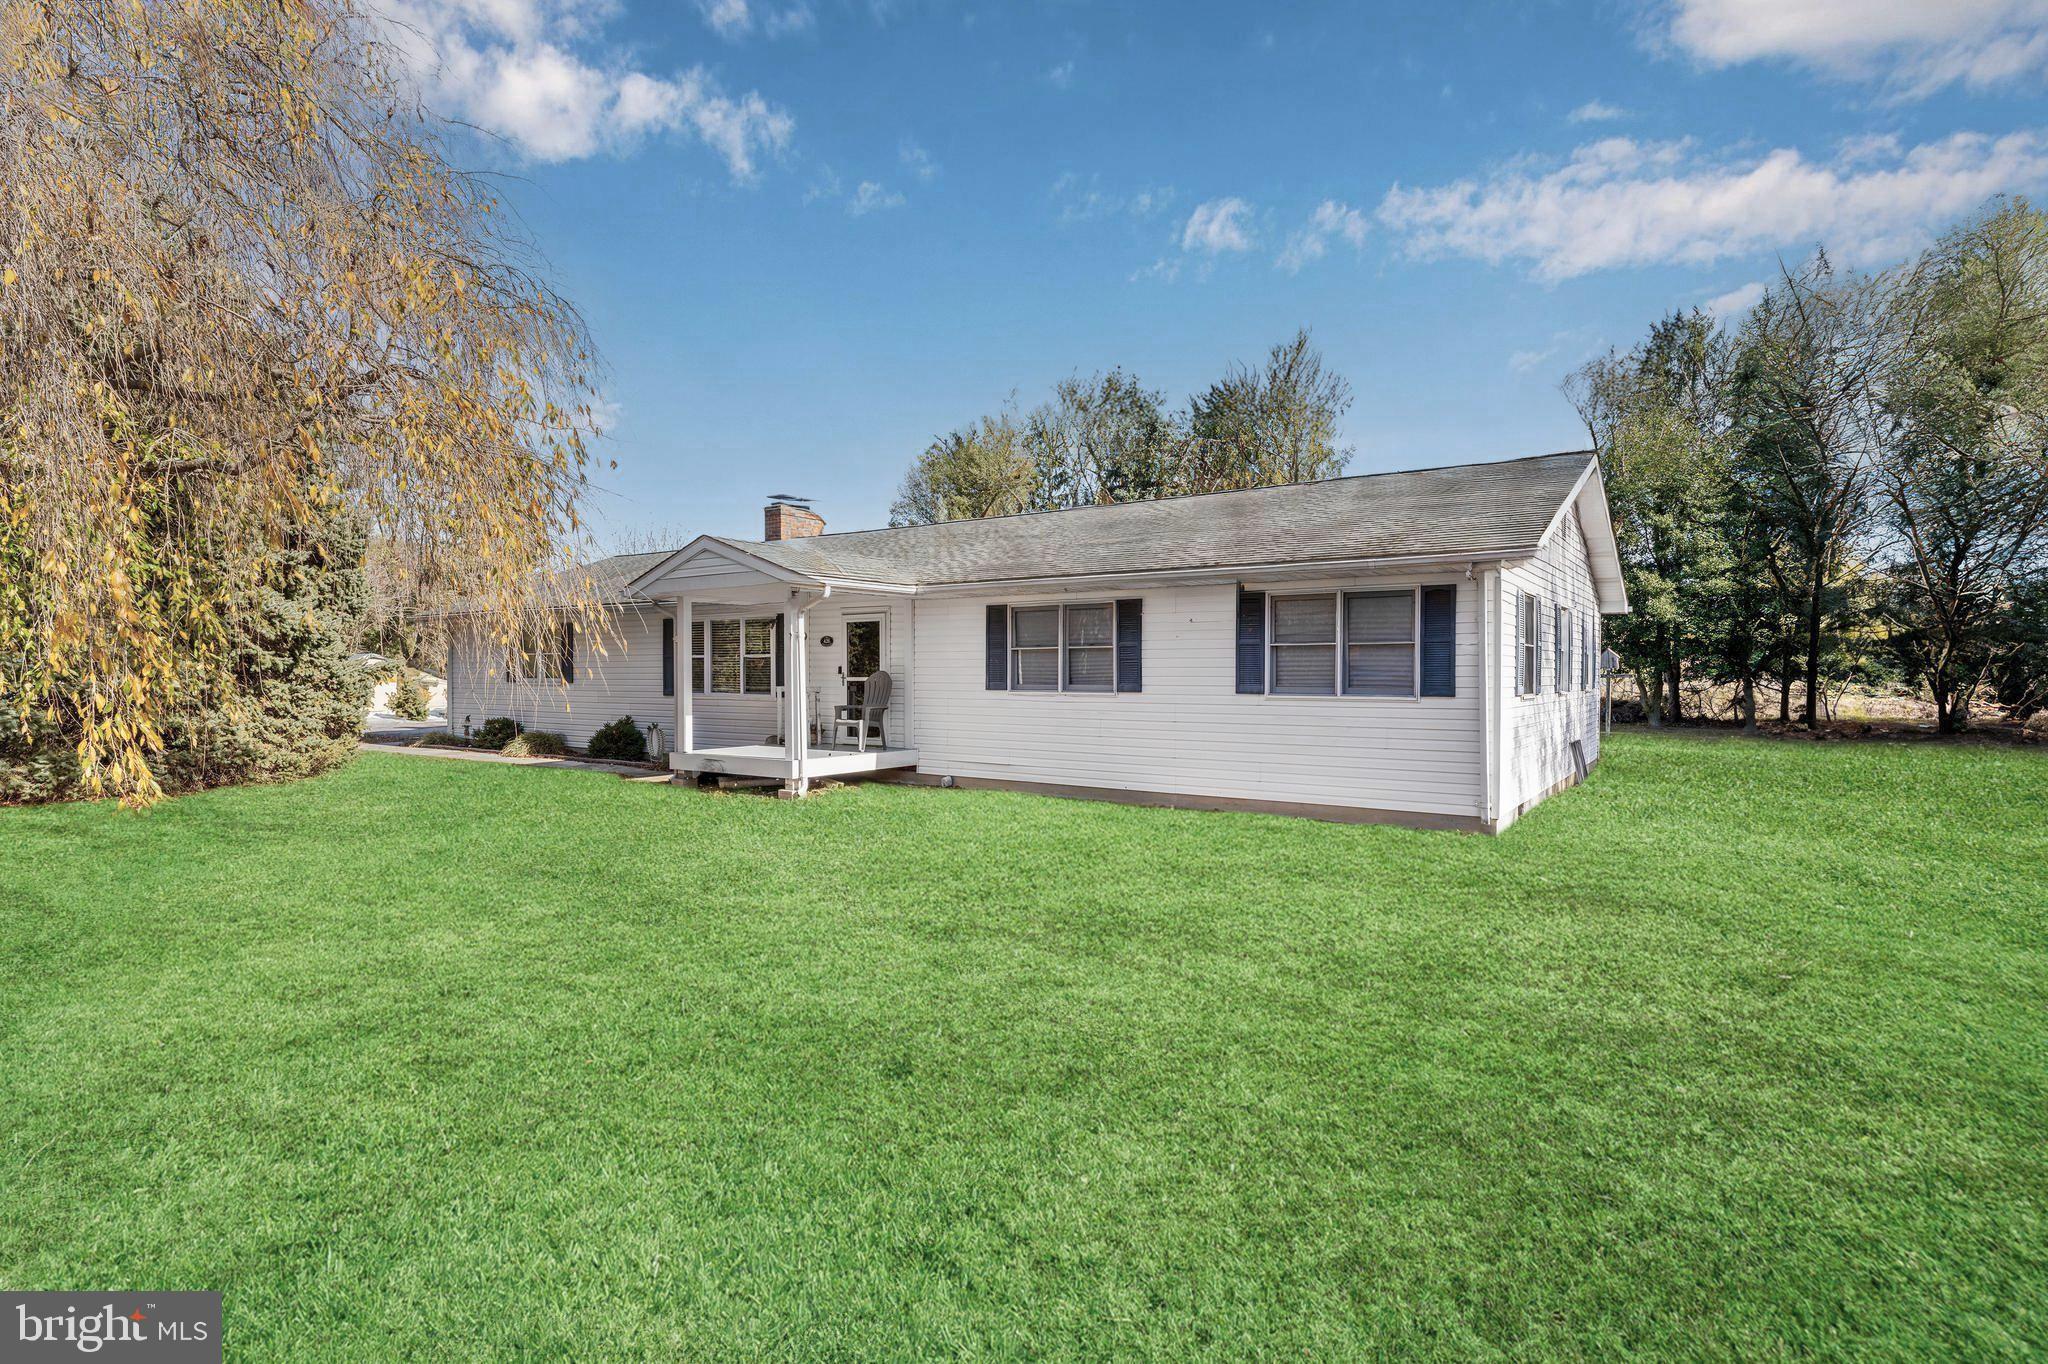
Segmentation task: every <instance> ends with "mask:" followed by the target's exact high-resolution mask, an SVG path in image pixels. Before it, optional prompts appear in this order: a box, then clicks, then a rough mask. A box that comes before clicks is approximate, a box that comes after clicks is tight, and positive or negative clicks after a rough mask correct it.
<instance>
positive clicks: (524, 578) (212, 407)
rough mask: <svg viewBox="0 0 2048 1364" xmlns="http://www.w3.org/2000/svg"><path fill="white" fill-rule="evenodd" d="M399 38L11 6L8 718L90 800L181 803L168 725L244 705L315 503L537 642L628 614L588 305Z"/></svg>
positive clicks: (319, 22)
mask: <svg viewBox="0 0 2048 1364" xmlns="http://www.w3.org/2000/svg"><path fill="white" fill-rule="evenodd" d="M380 33H381V30H380V29H379V27H378V22H377V20H376V19H375V18H374V17H373V16H372V15H370V14H368V13H366V12H365V11H364V10H363V9H361V8H359V7H358V5H357V3H356V0H8V3H7V4H6V5H4V6H0V196H4V198H0V360H4V363H0V577H4V581H0V721H4V723H5V724H7V725H9V726H11V727H12V729H13V732H14V734H15V735H16V736H17V737H18V736H19V735H21V734H25V733H27V732H28V731H29V730H30V729H31V728H40V729H42V730H44V731H46V732H55V733H58V734H61V735H62V736H63V741H64V742H65V743H66V744H68V745H71V746H72V747H73V748H74V749H75V754H76V761H77V764H78V769H79V773H80V780H81V786H82V787H83V789H84V790H85V791H86V792H87V793H89V794H95V795H116V796H119V797H121V798H122V799H123V800H125V801H127V802H129V803H131V804H146V803H148V802H149V801H151V800H153V799H154V798H156V797H157V796H158V795H159V794H160V792H161V790H162V789H163V780H162V779H163V775H164V772H165V770H166V766H165V764H166V753H165V750H166V742H167V741H166V737H165V736H166V730H167V727H168V721H169V719H170V717H172V716H174V715H175V714H177V713H178V709H179V707H180V706H181V705H187V704H189V703H190V701H191V699H192V698H194V697H196V696H200V695H216V696H223V697H226V698H228V699H227V700H226V701H225V702H224V704H227V705H230V706H232V705H233V704H235V703H236V702H235V700H234V696H235V688H234V686H233V685H232V681H233V679H232V675H231V674H232V669H233V667H234V666H235V656H236V654H237V652H238V649H237V644H236V641H235V640H234V638H233V622H234V621H236V620H237V619H238V618H246V617H248V616H249V615H250V614H251V613H252V612H255V611H257V610H259V609H260V607H261V604H262V603H261V602H260V601H259V598H262V597H264V596H265V595H266V594H268V595H269V596H270V597H271V598H273V599H274V598H275V596H276V588H277V583H276V572H275V567H274V566H275V565H276V564H277V563H278V562H279V561H280V559H281V558H282V559H284V560H288V561H296V560H302V559H303V558H304V551H305V550H306V548H307V537H308V528H309V527H311V528H319V527H323V526H331V525H336V524H341V523H344V522H345V523H347V524H349V525H351V526H353V527H355V528H357V530H359V531H360V530H365V529H366V530H367V531H369V532H370V533H371V534H374V535H376V536H378V537H379V538H380V539H381V540H382V541H384V542H386V543H389V544H394V545H400V546H404V547H405V549H406V552H405V553H404V554H402V555H400V556H398V557H399V559H400V560H401V565H402V568H401V571H402V576H403V578H404V590H405V591H406V592H408V593H411V594H414V595H416V596H417V597H419V598H420V599H422V600H447V599H450V598H453V597H460V598H463V599H465V600H466V601H467V603H468V604H469V606H470V607H471V609H473V610H475V611H476V612H477V613H478V617H477V618H478V621H479V622H480V625H481V628H482V629H483V631H484V632H485V633H486V634H487V635H488V636H491V637H494V638H495V639H497V640H498V641H499V642H500V643H502V644H504V645H505V646H506V647H508V648H509V647H511V646H513V644H514V643H515V642H516V641H517V640H519V639H520V638H521V637H522V636H523V635H525V634H526V632H528V631H530V630H532V629H533V628H535V627H536V626H537V625H538V624H539V623H540V621H541V619H542V617H543V615H552V614H555V613H560V612H563V611H568V612H572V613H575V614H576V615H577V616H578V617H579V618H580V619H581V620H582V622H583V623H584V624H585V626H586V628H592V627H597V626H598V621H597V617H596V612H595V610H594V606H593V604H592V600H591V598H592V594H591V593H590V592H589V591H588V590H587V587H586V586H585V585H584V584H582V583H580V582H578V581H576V580H575V578H574V575H573V574H572V573H571V572H570V565H571V563H572V562H573V557H574V549H575V548H576V545H577V542H578V540H579V538H580V535H581V523H580V519H579V506H580V503H581V500H582V497H583V495H584V492H585V489H586V479H587V464H588V461H589V458H590V456H589V453H588V451H587V449H586V445H585V438H586V433H587V432H588V430H589V423H590V417H591V406H592V401H593V399H594V390H593V387H592V384H593V375H592V370H593V364H594V360H593V357H592V355H591V352H590V348H589V346H588V343H587V338H586V335H585V332H584V330H583V328H582V325H581V322H580V319H579V318H578V317H577V315H576V313H575V310H574V309H573V308H572V307H571V306H570V305H569V304H567V303H566V302H565V301H564V300H563V299H561V298H560V297H558V296H557V295H556V294H555V293H554V292H553V291H552V290H551V289H550V288H549V287H548V285H547V284H546V282H545V281H544V279H543V278H542V277H541V275H540V273H539V270H538V268H537V266H536V263H535V261H534V259H533V256H532V253H531V251H530V249H529V247H528V246H527V244H526V242H525V241H524V239H523V238H522V237H521V236H520V235H519V234H518V232H517V231H516V230H515V229H514V228H513V227H511V226H510V225H509V224H508V219H507V216H506V214H505V212H504V210H503V209H502V207H501V205H500V204H499V202H498V201H497V199H496V197H495V196H494V193H493V189H492V186H491V184H490V182H489V181H488V180H485V179H481V178H479V177H476V176H474V175H470V174H466V173H463V172H461V171H459V170H457V169H455V168H453V167H452V166H451V165H450V163H449V161H448V159H447V156H446V154H445V150H444V147H443V145H442V139H441V129H440V128H439V126H438V125H437V124H436V123H435V122H434V120H433V119H432V118H431V117H430V116H428V115H427V114H426V113H425V112H424V111H423V110H422V109H421V108H420V106H419V105H418V103H417V100H416V98H415V96H414V94H413V93H412V91H411V90H410V88H409V86H408V85H407V84H406V82H405V81H404V79H403V78H402V77H401V76H400V75H399V68H397V67H396V65H395V64H394V63H393V62H392V61H391V60H389V59H388V57H387V54H386V52H385V50H384V49H383V47H382V45H381V42H380ZM335 543H337V544H341V545H343V546H349V545H352V546H353V549H352V550H348V549H346V548H344V550H343V551H342V552H353V553H354V554H356V555H357V556H358V562H357V563H356V564H354V565H351V566H350V567H352V568H359V567H360V562H359V556H360V553H361V548H360V546H361V540H360V535H355V536H353V537H351V536H342V537H339V538H338V540H336V541H335ZM313 550H314V553H315V555H316V557H317V556H318V555H320V554H326V553H329V552H332V547H331V546H330V545H329V544H328V543H327V542H326V541H325V540H323V541H321V543H319V544H316V545H314V546H313ZM593 637H594V636H593Z"/></svg>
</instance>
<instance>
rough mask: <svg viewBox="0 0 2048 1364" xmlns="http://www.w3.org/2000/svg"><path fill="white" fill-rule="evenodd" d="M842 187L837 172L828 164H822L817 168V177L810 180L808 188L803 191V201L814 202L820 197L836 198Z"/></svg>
mask: <svg viewBox="0 0 2048 1364" xmlns="http://www.w3.org/2000/svg"><path fill="white" fill-rule="evenodd" d="M843 188H844V185H843V184H842V182H841V181H840V179H839V172H838V171H836V170H833V169H832V168H831V167H830V166H822V167H820V168H819V170H818V174H817V178H816V179H814V180H812V181H811V185H810V188H809V189H806V190H805V191H804V202H805V203H807V204H815V203H817V202H818V201H819V200H820V199H837V198H838V197H839V195H840V192H841V191H842V189H843Z"/></svg>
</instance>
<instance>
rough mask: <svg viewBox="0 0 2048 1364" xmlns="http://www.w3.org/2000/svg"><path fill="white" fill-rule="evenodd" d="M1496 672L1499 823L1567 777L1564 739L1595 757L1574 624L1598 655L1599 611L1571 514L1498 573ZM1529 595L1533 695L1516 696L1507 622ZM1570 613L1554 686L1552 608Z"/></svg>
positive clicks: (1591, 690) (1569, 766)
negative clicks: (1584, 627) (1561, 676)
mask: <svg viewBox="0 0 2048 1364" xmlns="http://www.w3.org/2000/svg"><path fill="white" fill-rule="evenodd" d="M1501 585H1502V588H1503V591H1502V601H1501V630H1500V647H1501V653H1500V670H1499V677H1500V679H1501V686H1502V688H1503V693H1502V695H1503V699H1502V705H1503V707H1504V717H1503V718H1504V721H1505V724H1504V729H1505V734H1506V742H1505V743H1504V744H1503V752H1502V755H1501V757H1502V768H1501V774H1502V796H1501V805H1502V811H1501V813H1502V816H1503V818H1502V821H1501V822H1502V824H1503V825H1505V824H1506V823H1508V822H1510V821H1512V820H1513V819H1514V817H1515V816H1516V815H1517V814H1519V813H1520V812H1521V811H1522V810H1523V809H1524V808H1525V807H1526V806H1528V805H1530V804H1533V803H1534V802H1535V801H1537V800H1539V799H1541V798H1542V797H1543V796H1544V794H1545V793H1547V792H1549V791H1550V790H1551V789H1552V788H1554V787H1555V786H1557V785H1558V783H1560V782H1563V781H1565V780H1567V779H1569V778H1570V777H1572V776H1574V775H1575V774H1576V772H1577V768H1576V766H1575V764H1574V763H1573V761H1572V748H1571V746H1572V742H1573V741H1574V740H1577V741H1578V742H1579V744H1580V745H1581V749H1582V751H1583V752H1584V754H1585V759H1586V765H1587V766H1588V767H1591V766H1592V765H1593V763H1594V762H1595V761H1596V760H1597V759H1598V758H1599V756H1600V692H1599V688H1598V687H1597V686H1587V687H1581V686H1580V685H1579V677H1580V676H1581V672H1580V664H1579V654H1578V648H1579V644H1578V638H1577V635H1578V626H1579V623H1580V622H1585V623H1587V624H1588V625H1590V626H1591V627H1592V629H1591V631H1590V632H1589V634H1590V636H1591V638H1592V640H1593V641H1594V643H1593V644H1592V646H1591V647H1592V648H1594V650H1595V651H1596V652H1595V655H1594V656H1595V658H1596V659H1597V657H1598V652H1597V650H1598V648H1599V644H1598V640H1599V638H1600V635H1599V628H1600V607H1599V602H1598V598H1597V597H1596V596H1595V595H1594V589H1593V575H1592V569H1591V566H1590V563H1589V561H1588V559H1587V557H1586V539H1585V535H1584V533H1583V532H1582V530H1581V529H1580V526H1579V517H1578V513H1577V511H1576V510H1572V511H1568V512H1567V513H1566V514H1565V516H1564V518H1563V519H1562V520H1561V521H1560V522H1559V523H1558V526H1557V528H1556V529H1555V530H1553V531H1552V532H1551V534H1550V536H1549V538H1548V539H1546V540H1545V541H1544V542H1543V546H1542V549H1541V550H1540V552H1538V554H1537V555H1536V557H1535V558H1533V559H1523V560H1519V561H1517V562H1514V563H1511V564H1509V565H1508V566H1507V567H1506V568H1505V569H1504V571H1503V573H1502V584H1501ZM1523 593H1534V594H1535V596H1536V598H1537V599H1538V600H1539V601H1540V602H1541V603H1542V607H1541V609H1540V610H1539V611H1538V612H1537V626H1538V630H1539V643H1540V646H1541V647H1540V648H1539V649H1538V650H1537V663H1538V676H1539V679H1540V680H1539V687H1538V690H1537V692H1536V694H1535V695H1533V696H1521V695H1518V694H1517V683H1516V678H1517V674H1516V671H1515V620H1516V615H1515V613H1516V611H1517V610H1518V609H1519V608H1518V605H1517V603H1518V601H1519V599H1520V596H1521V594H1523ZM1558 605H1562V606H1565V607H1567V608H1568V609H1570V611H1571V613H1572V621H1573V624H1572V634H1573V639H1572V655H1571V660H1570V665H1569V666H1570V672H1571V675H1570V676H1568V677H1567V678H1565V680H1564V683H1565V684H1564V687H1563V688H1562V689H1560V688H1559V686H1558V679H1557V676H1556V656H1557V655H1556V648H1555V636H1554V621H1555V619H1556V617H1555V614H1554V612H1553V610H1552V608H1553V607H1555V606H1558Z"/></svg>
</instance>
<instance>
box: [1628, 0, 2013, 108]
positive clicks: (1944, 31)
mask: <svg viewBox="0 0 2048 1364" xmlns="http://www.w3.org/2000/svg"><path fill="white" fill-rule="evenodd" d="M1665 14H1666V22H1665V25H1664V29H1663V32H1664V36H1665V37H1666V39H1667V40H1668V41H1669V42H1670V43H1671V45H1672V46H1674V47H1676V48H1678V49H1680V50H1681V51H1683V52H1685V53H1687V54H1688V55H1690V56H1692V57H1693V58H1695V59H1697V60H1699V61H1702V62H1705V63H1707V64H1709V65H1712V66H1730V65H1734V64H1736V63H1739V62H1749V61H1759V60H1767V59H1780V60H1785V61H1792V62H1797V63H1800V64H1801V65H1804V66H1809V67H1812V68H1814V69H1816V70H1819V71H1823V72H1826V73H1827V74H1829V75H1833V76H1840V77H1845V78H1849V79H1865V80H1878V81H1881V82H1883V83H1884V84H1886V85H1887V86H1889V87H1890V88H1891V89H1892V90H1893V91H1894V92H1895V93H1896V94H1898V95H1901V96H1903V97H1908V98H1916V97H1919V96H1922V95H1927V94H1930V93H1932V92H1933V91H1935V90H1939V89H1941V88H1942V87H1943V86H1947V85H1952V84H1956V83H1961V84H1963V85H1966V86H1971V87H1975V88H1979V89H1981V88H1985V87H1988V86H1994V85H2002V84H2006V83H2008V82H2010V81H2013V80H2016V79H2019V78H2022V77H2033V78H2039V77H2041V76H2042V75H2044V74H2048V0H1667V5H1666V11H1665Z"/></svg>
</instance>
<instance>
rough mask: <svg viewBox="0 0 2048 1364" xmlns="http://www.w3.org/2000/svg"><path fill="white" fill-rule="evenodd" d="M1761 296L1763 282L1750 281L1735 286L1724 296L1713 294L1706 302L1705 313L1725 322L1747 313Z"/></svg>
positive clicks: (1762, 294)
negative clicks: (1739, 314) (1738, 314)
mask: <svg viewBox="0 0 2048 1364" xmlns="http://www.w3.org/2000/svg"><path fill="white" fill-rule="evenodd" d="M1763 296H1764V284H1763V281H1762V280H1751V281H1750V282H1749V283H1747V284H1741V285H1737V286H1736V287H1735V288H1733V289H1730V290H1729V291H1728V292H1727V293H1725V294H1715V295H1714V296H1713V297H1712V298H1710V299H1708V300H1707V305H1706V306H1707V311H1708V312H1710V313H1712V314H1713V315H1714V316H1716V317H1718V318H1721V319H1723V320H1726V319H1728V318H1731V317H1734V316H1735V315H1736V314H1737V313H1746V312H1748V311H1749V310H1750V309H1751V308H1754V307H1755V306H1756V305H1757V301H1758V300H1760V299H1761V298H1762V297H1763Z"/></svg>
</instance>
